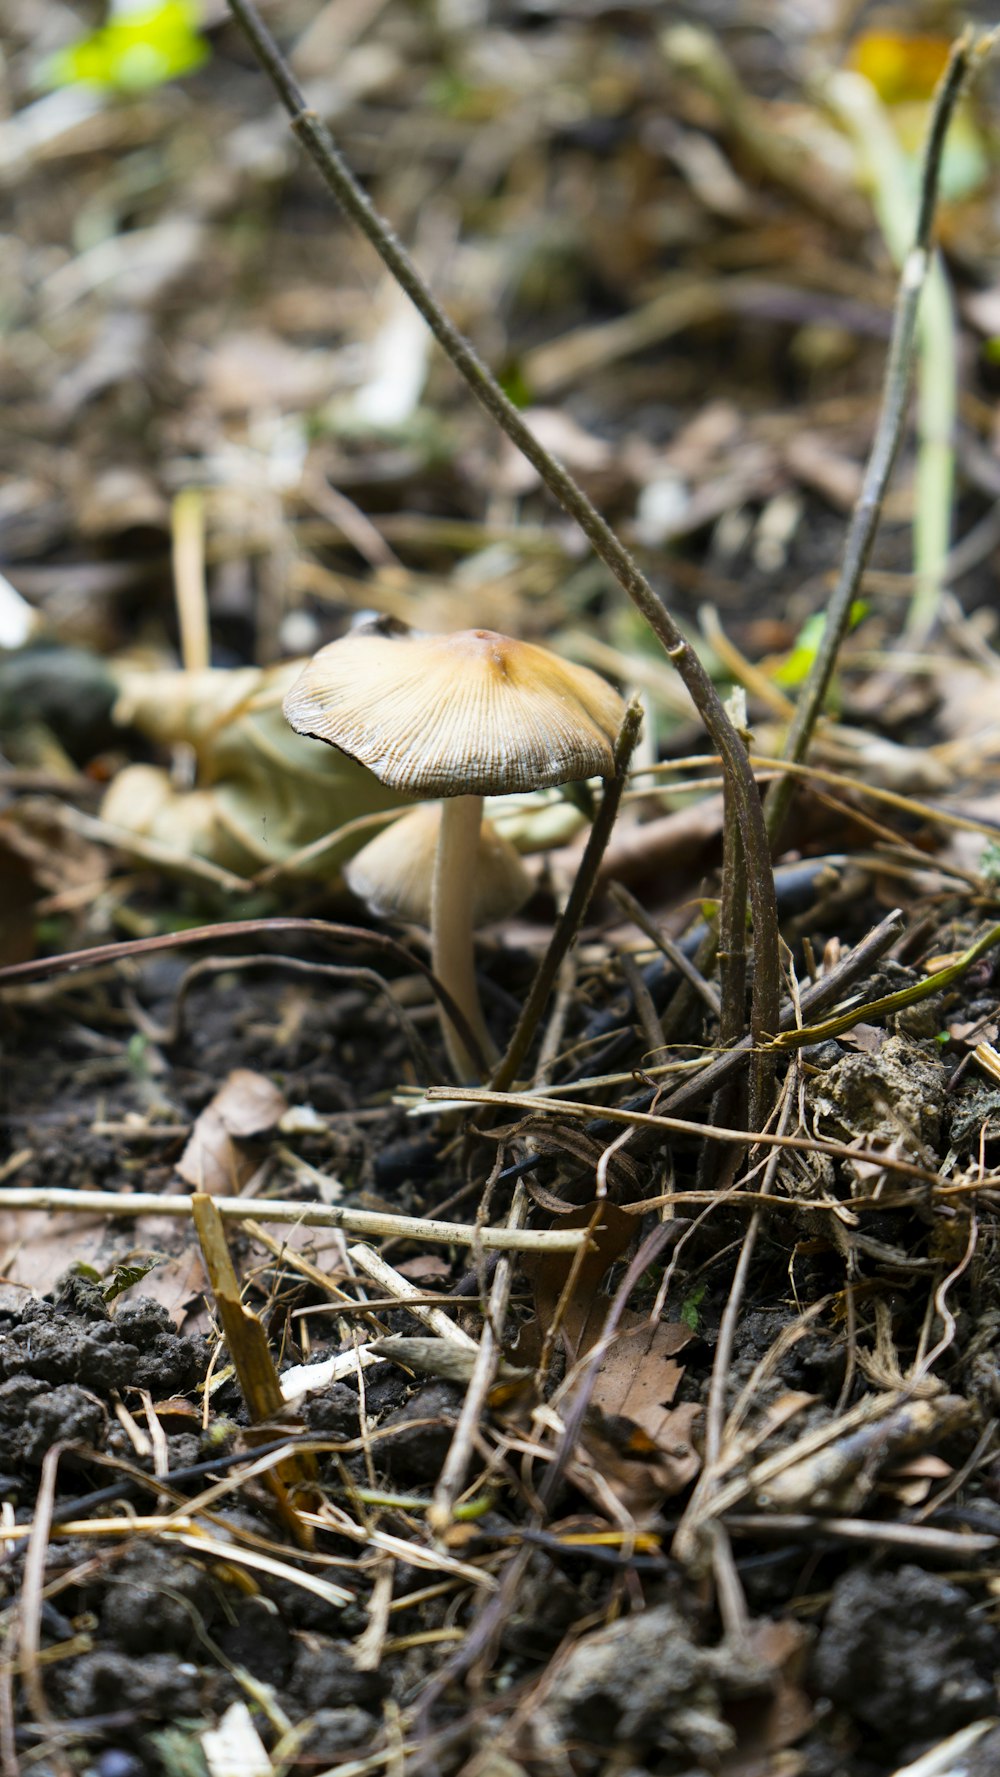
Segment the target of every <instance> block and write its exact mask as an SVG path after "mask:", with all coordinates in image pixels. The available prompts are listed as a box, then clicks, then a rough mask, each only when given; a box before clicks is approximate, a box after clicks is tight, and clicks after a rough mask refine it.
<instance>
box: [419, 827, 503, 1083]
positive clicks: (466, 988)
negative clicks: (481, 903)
mask: <svg viewBox="0 0 1000 1777" xmlns="http://www.w3.org/2000/svg"><path fill="white" fill-rule="evenodd" d="M482 825H483V798H482V797H481V796H448V797H446V798H445V800H444V801H443V802H442V804H441V829H440V832H439V834H438V846H437V855H436V857H435V859H434V885H433V889H432V891H431V967H432V968H433V970H434V973H435V975H436V976H437V978H438V980H439V981H440V982H441V983H442V984H443V985H444V987H445V988H446V989H447V991H448V992H449V993H450V994H451V996H452V999H453V1000H454V1002H455V1004H456V1006H457V1007H458V1009H459V1011H460V1012H463V1013H464V1014H465V1017H466V1018H467V1020H468V1024H469V1029H470V1031H471V1033H472V1035H473V1036H474V1037H475V1039H476V1041H477V1043H478V1044H479V1047H480V1049H481V1050H482V1053H483V1056H484V1057H485V1059H486V1060H487V1062H489V1063H490V1064H491V1065H492V1064H493V1063H494V1062H495V1061H496V1060H497V1050H496V1046H495V1044H494V1042H493V1039H492V1037H491V1036H490V1033H489V1031H488V1030H487V1028H486V1020H485V1018H484V1017H483V1008H482V1006H481V1005H480V1003H479V989H478V987H477V986H476V957H475V947H474V944H473V936H472V931H473V927H472V902H473V888H474V884H475V875H476V868H477V865H478V861H479V835H480V832H481V830H482ZM441 1028H442V1030H443V1032H444V1040H445V1047H446V1048H447V1050H448V1059H449V1061H450V1062H451V1065H452V1067H453V1068H454V1070H455V1078H456V1079H457V1080H467V1079H469V1077H470V1075H475V1076H477V1077H480V1075H481V1062H480V1061H479V1060H478V1059H477V1058H476V1057H475V1056H473V1055H472V1054H470V1052H469V1050H468V1049H467V1048H466V1046H465V1044H464V1043H463V1041H462V1039H461V1037H460V1036H459V1034H458V1031H457V1030H456V1029H455V1026H454V1025H453V1023H452V1021H451V1019H450V1018H449V1017H448V1015H447V1013H446V1012H445V1011H444V1010H443V1009H442V1011H441Z"/></svg>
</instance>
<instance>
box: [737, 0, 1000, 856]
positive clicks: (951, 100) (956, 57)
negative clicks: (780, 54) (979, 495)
mask: <svg viewBox="0 0 1000 1777" xmlns="http://www.w3.org/2000/svg"><path fill="white" fill-rule="evenodd" d="M991 41H992V40H991V39H986V38H983V39H981V40H980V42H979V43H978V44H974V43H973V39H972V35H971V32H968V31H967V32H966V33H965V34H964V36H962V37H961V38H960V39H959V40H958V42H957V43H955V44H954V45H953V46H952V51H951V55H950V57H949V59H948V65H947V67H946V69H945V71H944V74H943V75H942V77H941V80H940V82H939V84H938V89H937V93H936V95H935V99H934V110H933V113H932V115H931V123H930V128H929V130H928V135H927V142H926V146H925V149H924V159H923V166H922V169H921V177H920V204H919V209H918V213H917V225H916V234H915V238H914V242H913V246H912V247H911V249H910V252H909V254H908V256H907V259H906V263H905V264H904V266H903V271H902V276H901V278H900V281H899V291H898V294H897V297H896V310H895V315H894V318H893V327H892V338H891V340H890V343H889V356H888V360H887V362H886V368H885V379H884V382H883V387H882V406H881V411H880V413H879V419H878V425H877V428H876V432H875V438H874V441H873V443H872V448H871V454H870V456H869V458H868V465H867V468H866V470H865V477H864V481H863V483H862V487H861V493H860V494H859V496H858V501H857V504H856V506H855V508H854V511H853V513H852V514H851V522H850V525H849V527H848V531H847V537H846V540H845V543H844V554H843V559H842V562H841V567H840V575H839V578H838V580H837V585H836V587H835V589H834V592H833V596H832V598H831V599H830V603H829V605H828V606H827V614H826V624H825V626H824V629H823V635H822V639H821V641H820V644H819V647H818V649H817V651H816V657H815V659H814V661H813V663H812V666H811V668H810V670H809V677H808V679H807V680H806V683H805V685H804V687H803V690H802V695H801V697H800V698H799V701H798V704H797V706H796V710H795V715H794V717H793V718H792V723H791V726H790V728H789V731H788V738H787V740H786V742H785V757H786V758H787V759H790V760H794V761H795V762H796V763H798V762H799V761H800V760H802V759H804V758H805V755H806V753H807V751H808V749H809V743H810V741H811V739H812V735H813V730H814V728H815V726H816V723H817V721H818V719H819V716H820V713H821V711H822V708H823V704H824V701H825V699H826V694H827V690H828V689H829V685H830V680H831V678H832V676H833V670H834V667H835V666H836V663H837V656H838V654H839V652H840V647H841V643H842V642H843V640H844V636H845V635H846V633H847V628H848V625H849V623H850V618H851V607H852V605H853V603H854V600H855V598H856V597H857V593H858V588H859V586H860V584H861V577H862V575H863V573H864V571H865V567H866V565H867V562H868V557H869V555H870V553H871V547H872V544H873V542H874V540H875V532H876V530H877V528H878V522H879V518H880V516H881V512H882V502H883V499H884V498H885V490H886V488H887V486H888V483H889V477H890V475H891V474H892V470H893V466H894V464H895V461H896V457H897V455H898V453H899V447H900V444H901V443H902V438H903V427H904V423H905V419H906V410H907V402H908V398H909V392H910V382H911V377H912V371H913V345H914V338H915V334H916V326H917V313H918V310H919V307H920V298H921V294H922V292H923V288H924V284H925V282H926V278H927V270H928V266H929V264H930V252H931V228H932V225H933V221H934V212H935V208H936V205H937V194H938V180H939V176H940V171H941V157H942V153H943V151H944V143H945V136H946V134H947V131H948V126H949V124H950V122H951V119H952V116H953V113H954V110H955V106H956V105H957V103H958V100H959V98H960V97H961V93H962V88H963V86H964V84H965V81H966V78H967V76H968V73H969V70H970V68H971V67H972V64H973V61H974V60H978V59H979V58H980V57H981V56H982V55H983V54H984V53H985V50H986V48H987V47H989V44H990V43H991ZM793 789H794V786H793V783H792V780H791V778H789V777H785V778H780V779H778V781H777V782H775V783H774V784H772V786H771V788H770V790H769V791H768V794H767V798H766V802H765V810H766V817H767V830H768V833H769V835H770V838H771V842H772V844H776V843H777V842H778V840H780V837H781V830H782V828H783V826H784V824H785V817H786V815H787V813H788V808H789V804H790V802H791V798H792V793H793Z"/></svg>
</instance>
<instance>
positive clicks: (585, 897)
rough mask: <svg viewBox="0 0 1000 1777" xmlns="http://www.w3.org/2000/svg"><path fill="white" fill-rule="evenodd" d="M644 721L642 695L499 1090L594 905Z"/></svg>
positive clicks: (618, 748) (500, 1069) (622, 736)
mask: <svg viewBox="0 0 1000 1777" xmlns="http://www.w3.org/2000/svg"><path fill="white" fill-rule="evenodd" d="M641 726H642V705H641V704H640V703H639V701H638V699H633V701H632V703H630V704H629V707H628V709H627V710H626V712H625V720H624V722H623V723H622V726H621V732H620V733H619V735H618V739H617V740H616V742H615V774H614V777H609V778H606V779H605V782H604V794H603V796H602V798H601V806H600V808H599V809H598V811H597V816H596V818H595V820H594V824H593V826H592V827H591V829H590V835H589V837H588V839H587V844H586V846H585V848H584V852H583V856H582V858H581V859H580V867H579V869H578V870H577V873H576V879H575V881H574V883H573V887H572V889H571V891H570V896H569V900H568V901H567V902H566V905H565V907H564V908H563V911H562V913H561V914H560V915H559V918H558V919H557V920H556V923H555V925H554V927H553V929H552V936H551V938H550V939H549V944H548V948H547V950H546V952H545V955H544V956H543V957H542V960H541V962H540V963H539V965H538V969H537V971H536V973H535V979H534V980H533V981H532V983H531V987H530V988H529V990H528V997H527V999H526V1000H525V1002H524V1005H523V1006H522V1008H521V1015H520V1017H519V1018H518V1021H517V1024H516V1025H515V1027H514V1033H513V1035H512V1037H511V1039H510V1042H509V1043H508V1044H507V1049H506V1052H505V1054H504V1055H503V1056H502V1057H501V1060H500V1062H499V1063H498V1065H497V1067H496V1070H495V1072H494V1074H493V1079H492V1081H491V1082H490V1083H491V1085H492V1087H493V1089H494V1090H495V1091H497V1092H502V1091H503V1090H504V1088H505V1087H507V1086H509V1085H510V1084H511V1081H512V1080H514V1079H515V1078H516V1075H517V1071H518V1068H519V1067H520V1066H521V1063H522V1061H523V1060H524V1057H525V1055H526V1054H527V1052H528V1049H529V1047H530V1045H531V1040H532V1038H533V1036H534V1034H535V1031H536V1029H537V1027H538V1022H539V1020H540V1018H541V1016H542V1013H543V1012H544V1010H545V1004H546V1001H547V1000H548V997H549V994H550V993H551V991H552V988H553V986H554V984H555V981H556V977H557V976H558V974H559V969H560V967H561V965H562V960H563V957H564V956H565V955H566V953H567V951H568V950H569V947H570V945H571V944H572V942H573V939H574V938H575V937H576V934H577V932H578V931H579V930H580V926H581V924H582V923H583V918H584V915H585V914H586V911H587V908H588V906H589V905H590V897H591V895H592V894H593V892H594V883H595V881H596V879H597V872H598V869H599V868H600V863H601V859H602V858H603V856H604V853H605V851H606V850H607V845H608V840H609V839H610V838H611V831H612V828H613V827H614V824H615V820H616V818H617V814H618V807H619V804H620V802H621V799H622V791H623V790H624V788H625V785H626V783H627V782H628V768H629V761H630V760H631V757H632V752H633V749H634V747H635V743H636V741H637V740H638V738H639V729H640V727H641Z"/></svg>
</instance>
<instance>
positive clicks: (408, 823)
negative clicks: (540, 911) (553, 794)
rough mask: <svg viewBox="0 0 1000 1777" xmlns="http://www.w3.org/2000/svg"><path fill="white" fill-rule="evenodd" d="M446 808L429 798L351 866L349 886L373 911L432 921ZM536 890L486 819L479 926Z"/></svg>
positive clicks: (476, 880) (477, 885)
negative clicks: (432, 892) (434, 890)
mask: <svg viewBox="0 0 1000 1777" xmlns="http://www.w3.org/2000/svg"><path fill="white" fill-rule="evenodd" d="M441 807H442V805H441V803H440V802H425V803H423V804H422V805H421V807H420V808H414V809H411V811H410V813H409V814H405V815H403V816H402V818H401V819H400V820H395V821H393V822H392V824H391V826H388V827H386V829H385V831H384V832H383V833H380V834H379V835H378V838H377V839H371V840H369V842H368V844H367V845H366V846H364V847H363V848H362V850H361V851H359V852H356V853H355V855H354V857H353V858H352V859H351V861H350V863H349V864H345V866H344V879H345V881H346V883H347V886H348V888H349V889H350V890H351V891H352V893H353V894H355V895H357V896H358V898H359V899H360V900H362V901H364V902H365V903H366V905H367V906H368V907H370V908H371V910H372V912H373V913H379V914H381V915H382V916H383V918H386V919H392V918H395V919H405V920H408V921H409V922H410V924H412V925H418V926H429V925H430V923H431V901H432V894H431V889H432V885H433V881H434V859H435V856H436V854H437V847H438V837H439V834H440V832H441ZM533 888H534V882H533V880H532V877H531V876H530V874H529V873H528V871H527V870H526V869H525V867H524V865H523V864H522V862H521V859H520V858H519V856H518V854H517V852H516V851H515V850H514V847H513V846H512V845H509V844H508V843H507V840H506V839H502V838H501V837H500V834H499V833H498V832H497V830H496V828H495V827H494V826H493V824H492V822H491V821H484V822H483V824H482V826H481V827H480V829H479V847H478V851H477V854H476V868H475V873H474V875H473V879H472V923H473V925H474V926H485V925H490V924H491V923H492V921H493V920H495V919H506V918H507V916H508V914H510V913H516V912H517V910H518V908H519V907H523V906H524V903H525V901H526V900H527V899H528V897H529V895H530V894H531V891H532V889H533Z"/></svg>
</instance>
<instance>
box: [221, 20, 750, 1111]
mask: <svg viewBox="0 0 1000 1777" xmlns="http://www.w3.org/2000/svg"><path fill="white" fill-rule="evenodd" d="M229 4H230V8H231V11H232V12H233V14H234V16H235V17H236V19H237V20H238V21H239V23H240V25H241V27H242V29H243V31H244V32H245V34H246V36H247V38H248V40H249V42H250V44H251V46H252V48H253V51H254V54H255V55H256V56H257V59H258V61H259V62H260V64H261V66H262V68H263V69H264V70H265V72H266V73H267V74H268V76H269V77H270V79H271V81H272V82H273V84H274V87H275V90H276V92H277V93H278V96H279V98H280V99H281V102H282V104H283V105H284V106H285V109H286V110H287V111H288V114H289V116H290V118H291V121H292V128H293V130H294V131H295V134H296V135H297V136H298V138H299V141H300V142H301V143H302V145H303V147H304V148H305V150H306V152H307V153H308V154H309V156H310V158H311V159H312V161H313V164H314V165H315V167H316V168H317V170H318V172H319V173H320V175H321V177H322V179H323V180H324V182H325V184H326V185H327V186H328V188H329V190H330V191H331V192H332V193H333V196H334V197H335V198H336V200H337V202H338V203H339V205H340V206H341V209H342V210H344V212H345V213H346V214H347V215H348V216H349V217H350V219H351V220H352V222H354V223H355V224H356V225H357V227H358V228H360V229H361V231H362V233H363V234H364V235H365V237H366V239H367V240H369V241H370V242H371V244H372V246H373V247H374V248H375V251H376V252H377V253H378V255H379V257H380V258H381V260H382V262H383V264H384V265H385V266H387V268H388V269H389V271H390V272H391V273H392V275H393V277H394V278H395V279H396V281H397V283H398V284H399V285H400V288H401V289H402V290H404V291H405V292H406V295H407V296H408V297H409V298H410V300H411V302H412V303H413V304H414V306H415V307H416V309H417V310H418V311H419V313H420V314H421V315H422V316H423V318H424V320H425V321H426V322H427V325H428V327H429V328H430V330H431V332H432V333H433V335H434V337H435V339H436V340H437V341H438V344H439V345H440V346H441V348H442V350H443V351H444V352H445V354H446V356H447V357H448V358H449V359H450V361H451V363H452V364H453V365H454V367H455V369H456V370H457V371H458V372H459V374H460V375H461V376H463V377H464V378H465V381H466V382H467V384H468V385H469V388H470V389H471V390H472V393H473V395H474V396H475V398H476V400H477V401H478V402H479V404H480V406H482V407H483V408H485V410H486V412H487V413H489V414H490V415H491V417H492V418H493V419H494V420H495V421H496V422H497V424H498V425H499V426H500V427H501V428H502V430H503V431H504V432H505V433H506V434H507V436H508V438H510V440H511V442H512V443H513V444H515V445H516V446H517V448H518V450H520V451H521V453H522V455H523V456H525V457H526V458H527V460H528V462H529V463H531V464H532V466H533V468H535V469H536V470H537V471H538V474H539V475H540V476H541V478H542V481H543V482H544V483H545V486H546V487H547V488H548V490H549V492H550V493H551V494H552V495H553V497H554V498H555V499H556V500H557V501H558V502H559V504H560V506H562V508H563V510H564V511H565V512H567V513H568V514H569V516H570V517H571V518H573V519H575V520H576V523H577V524H578V525H579V526H580V529H581V530H582V531H583V533H584V536H585V537H586V538H587V540H588V542H589V543H590V545H591V547H592V548H593V550H594V552H595V554H596V555H597V556H599V557H600V559H601V561H602V562H603V563H604V565H605V567H607V568H608V569H609V571H610V572H611V573H612V574H613V575H614V578H615V579H616V580H617V582H618V584H619V586H621V588H622V589H623V591H624V592H626V593H627V594H628V597H629V598H630V599H631V600H632V603H633V604H634V605H635V607H636V609H637V610H638V611H639V612H640V613H641V615H642V616H643V617H644V618H645V620H646V622H647V623H648V624H649V627H650V629H651V630H652V631H653V633H654V635H655V636H656V637H657V639H658V640H659V641H660V643H661V644H662V646H663V648H664V649H665V651H666V654H667V656H668V658H669V659H670V660H671V661H672V662H673V664H674V666H675V667H676V668H677V671H678V673H679V674H680V676H681V678H682V680H683V681H684V684H685V685H686V687H687V689H688V691H689V693H690V695H691V697H692V699H693V701H694V703H695V705H696V707H697V709H698V711H699V714H700V715H701V717H702V720H703V721H704V723H705V726H706V728H707V729H708V731H709V733H710V734H711V735H712V737H713V740H714V741H715V745H716V747H717V748H718V751H719V753H720V755H721V758H722V761H723V769H724V771H725V773H726V778H727V781H728V783H729V784H730V785H731V789H732V795H733V800H734V803H735V806H736V809H737V812H738V816H739V822H740V831H741V833H742V836H743V844H744V847H745V850H746V855H747V863H748V871H749V883H750V895H751V900H752V906H753V919H754V939H755V944H756V952H757V961H756V968H755V971H754V997H753V1035H754V1038H755V1040H756V1041H757V1042H761V1041H762V1040H763V1039H764V1038H766V1037H767V1036H769V1035H771V1034H773V1032H774V1031H775V1030H776V1028H777V1016H778V998H779V992H780V971H779V961H778V915H777V907H776V903H775V894H774V876H773V873H772V870H771V856H770V845H769V842H768V838H767V830H766V827H765V823H764V815H763V809H762V807H761V804H760V799H759V797H758V794H757V786H756V784H755V782H754V778H753V773H752V772H751V770H750V766H749V762H748V760H747V755H746V748H745V747H744V746H743V743H742V741H741V740H740V738H739V735H738V734H737V732H736V730H735V728H734V727H733V724H732V722H731V721H730V720H729V717H728V716H727V714H726V712H725V709H724V708H723V705H722V701H721V699H720V697H719V694H718V692H717V691H716V689H715V686H714V685H713V683H712V680H711V678H710V677H709V674H708V673H707V672H706V670H705V668H704V666H703V665H702V663H701V661H700V660H699V658H698V655H697V654H696V653H695V651H694V649H693V648H692V647H691V644H690V643H689V642H688V641H687V640H686V638H685V637H684V635H683V634H682V632H681V630H680V629H679V628H678V626H677V624H676V623H675V621H674V619H673V617H672V616H671V615H670V613H669V611H668V610H667V609H666V607H665V605H664V604H663V603H662V601H661V600H660V599H659V597H658V596H657V594H656V593H655V592H654V590H653V588H652V586H651V585H650V583H649V581H648V580H647V579H646V577H645V575H644V574H643V573H642V572H641V571H640V569H639V567H638V565H637V564H636V562H635V561H633V559H632V557H631V555H630V554H629V552H628V550H627V549H626V548H625V547H624V545H623V544H622V543H621V542H620V541H619V539H618V538H617V537H616V535H615V533H614V532H613V531H612V529H611V527H610V525H608V523H607V522H606V520H605V519H603V518H602V517H601V514H600V513H599V512H598V510H597V508H596V506H594V505H593V504H592V502H591V501H590V500H589V499H588V498H587V496H586V494H585V493H584V492H583V490H582V489H581V488H580V487H578V486H577V483H576V482H575V481H574V480H573V477H572V476H571V475H570V474H568V472H567V471H566V469H564V468H563V466H562V464H561V463H558V462H557V461H556V459H555V458H554V457H553V456H550V454H549V452H548V451H547V450H545V449H543V447H542V445H541V444H539V442H538V439H537V438H536V437H535V435H534V433H533V432H532V431H531V430H530V428H529V427H528V426H527V425H526V424H525V422H524V420H523V419H522V417H521V415H520V413H519V412H518V410H517V408H516V407H515V406H514V404H513V402H512V401H510V400H509V399H508V397H507V396H506V395H505V394H504V392H503V390H502V389H501V387H500V384H499V383H498V382H497V380H496V378H495V377H494V376H493V374H492V372H491V371H490V370H488V369H487V367H486V365H485V364H484V363H483V361H482V359H481V358H480V357H479V355H478V353H477V352H476V351H475V350H474V348H473V347H472V345H471V344H470V343H469V341H468V340H467V339H466V338H465V336H464V335H463V334H462V333H461V332H460V331H459V329H458V328H457V327H456V326H455V325H454V323H453V322H452V321H451V320H450V319H449V318H448V316H447V315H446V314H445V312H444V310H443V309H442V308H441V305H440V303H439V302H438V301H437V299H436V297H435V296H434V295H433V294H432V292H431V290H430V288H429V287H428V285H427V284H426V283H425V282H424V280H423V278H422V277H421V275H420V273H419V272H418V271H417V268H416V266H415V265H414V264H413V261H412V260H411V258H410V256H409V254H408V253H407V252H406V249H405V248H404V247H403V245H402V243H401V242H400V241H399V240H397V238H396V236H395V234H394V233H393V231H392V229H391V228H390V227H389V225H388V223H387V222H385V221H384V220H383V218H382V217H381V216H380V215H379V214H378V212H377V210H376V209H375V207H374V205H373V204H372V202H371V200H370V199H369V197H368V196H367V194H366V193H365V192H364V191H363V190H362V187H361V186H360V185H359V184H358V181H357V180H356V179H355V177H354V175H353V173H352V172H351V170H350V168H349V167H348V166H347V164H346V162H345V161H344V159H343V157H342V156H341V154H340V151H339V150H338V148H337V146H336V144H335V142H334V140H333V137H332V136H331V134H330V132H329V130H328V129H327V128H326V125H325V124H324V123H323V122H322V121H321V119H320V118H319V117H317V115H316V113H315V112H314V111H311V110H310V109H309V108H308V106H307V104H306V101H305V97H304V95H303V93H302V92H301V90H300V88H299V86H298V85H297V83H296V81H295V79H294V77H293V75H292V72H291V69H290V68H289V66H288V63H287V62H286V61H285V58H284V57H283V55H282V54H281V51H280V50H279V48H278V46H277V44H276V43H275V41H274V39H273V37H272V36H271V34H270V32H269V31H268V30H267V28H266V26H265V25H264V23H263V21H262V20H261V18H260V17H259V15H258V13H257V11H256V8H255V7H254V5H253V4H252V0H229ZM758 1066H759V1070H760V1076H761V1085H763V1080H764V1077H765V1075H766V1073H767V1071H768V1066H769V1064H768V1062H767V1060H766V1058H765V1057H763V1056H762V1057H761V1058H760V1061H759V1063H758Z"/></svg>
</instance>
